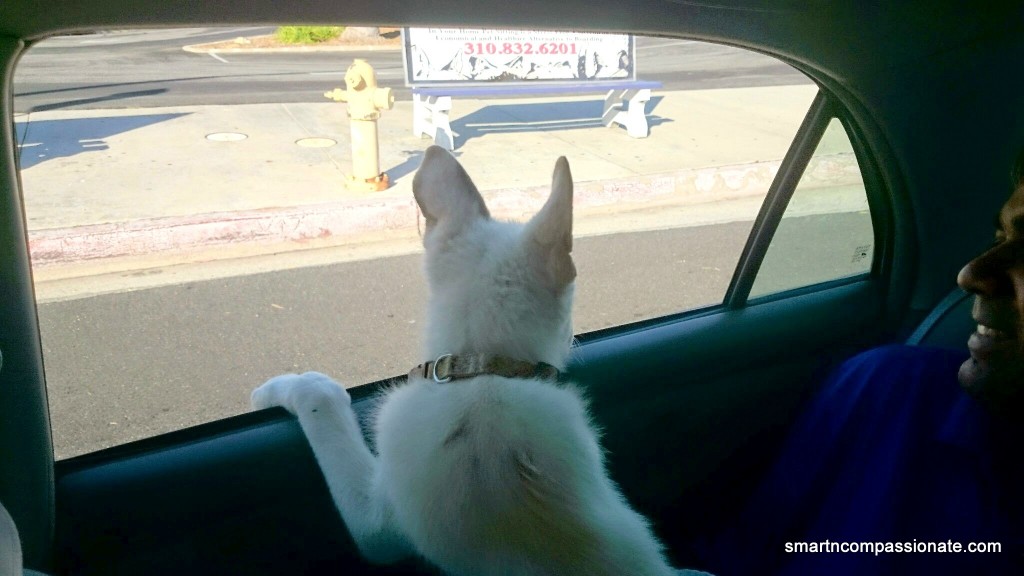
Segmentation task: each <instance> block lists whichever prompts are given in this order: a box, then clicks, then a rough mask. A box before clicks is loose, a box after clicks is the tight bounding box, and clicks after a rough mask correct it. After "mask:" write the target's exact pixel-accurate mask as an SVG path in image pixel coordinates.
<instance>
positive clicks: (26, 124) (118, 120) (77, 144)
mask: <svg viewBox="0 0 1024 576" xmlns="http://www.w3.org/2000/svg"><path fill="white" fill-rule="evenodd" d="M187 114H188V113H184V112H183V113H176V114H144V115H139V116H106V117H99V118H69V119H66V120H32V119H31V115H29V116H27V117H25V118H23V119H18V120H17V122H16V123H15V133H16V134H17V138H18V162H19V165H20V167H21V169H22V170H27V169H29V168H32V167H33V166H36V165H38V164H41V163H43V162H46V161H47V160H53V159H55V158H67V157H69V156H74V155H76V154H81V153H83V152H96V151H100V150H107V149H108V146H107V143H106V141H105V139H106V138H109V137H110V136H113V135H115V134H121V133H124V132H129V131H131V130H136V129H138V128H143V127H146V126H151V125H153V124H158V123H160V122H166V121H167V120H173V119H175V118H178V117H180V116H186V115H187ZM153 145H154V146H157V145H159V143H157V142H154V144H153Z"/></svg>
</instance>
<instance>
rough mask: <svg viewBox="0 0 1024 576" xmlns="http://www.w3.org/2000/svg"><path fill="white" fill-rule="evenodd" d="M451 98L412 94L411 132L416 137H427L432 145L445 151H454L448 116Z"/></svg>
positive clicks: (453, 139) (453, 140) (453, 138)
mask: <svg viewBox="0 0 1024 576" xmlns="http://www.w3.org/2000/svg"><path fill="white" fill-rule="evenodd" d="M451 109H452V98H451V96H421V95H419V94H413V102H412V132H413V134H414V135H416V136H417V137H423V136H427V137H429V138H431V139H433V140H434V144H437V145H438V146H441V147H442V148H444V149H446V150H454V149H455V137H454V135H453V134H452V125H451V121H450V118H449V114H450V112H451Z"/></svg>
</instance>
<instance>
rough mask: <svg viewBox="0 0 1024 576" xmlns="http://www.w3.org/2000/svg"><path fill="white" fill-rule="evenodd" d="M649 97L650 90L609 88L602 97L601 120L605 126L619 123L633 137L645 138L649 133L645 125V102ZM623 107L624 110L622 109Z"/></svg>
mask: <svg viewBox="0 0 1024 576" xmlns="http://www.w3.org/2000/svg"><path fill="white" fill-rule="evenodd" d="M650 99H651V91H650V89H648V88H644V89H643V90H609V91H608V94H607V95H606V96H605V98H604V113H603V114H602V115H601V122H602V123H603V124H604V125H605V126H611V125H612V124H613V123H614V124H619V125H621V126H623V127H625V128H626V133H627V134H629V135H630V136H632V137H633V138H646V137H647V135H648V134H650V128H649V126H648V125H647V102H648V101H649V100H650ZM623 107H625V110H623Z"/></svg>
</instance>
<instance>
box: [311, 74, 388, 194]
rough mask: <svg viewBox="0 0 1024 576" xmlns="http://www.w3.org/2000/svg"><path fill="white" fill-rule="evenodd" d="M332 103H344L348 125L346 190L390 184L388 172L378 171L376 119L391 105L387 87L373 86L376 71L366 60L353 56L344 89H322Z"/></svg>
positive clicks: (378, 147)
mask: <svg viewBox="0 0 1024 576" xmlns="http://www.w3.org/2000/svg"><path fill="white" fill-rule="evenodd" d="M324 96H325V97H327V98H330V99H331V100H334V101H335V102H347V103H348V117H349V119H350V124H351V125H352V175H351V176H349V177H348V178H346V182H345V184H346V186H347V187H348V188H349V189H350V190H360V191H366V192H374V191H379V190H385V189H387V187H388V186H390V182H389V181H388V175H387V174H384V173H383V172H381V170H380V152H379V150H380V144H379V142H378V139H377V119H378V118H380V111H381V110H390V109H391V108H392V107H393V106H394V105H395V95H394V94H393V93H392V92H391V88H380V87H378V86H377V74H376V72H374V70H373V67H372V66H370V63H369V62H367V61H366V60H363V59H362V58H356V59H355V61H353V62H352V65H351V66H349V67H348V70H347V71H346V72H345V90H342V89H341V88H335V89H334V90H332V91H330V92H324Z"/></svg>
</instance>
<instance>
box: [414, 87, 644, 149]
mask: <svg viewBox="0 0 1024 576" xmlns="http://www.w3.org/2000/svg"><path fill="white" fill-rule="evenodd" d="M661 86H662V85H661V82H651V81H644V80H622V81H595V82H577V83H563V82H557V83H556V82H544V83H540V82H537V83H533V84H513V85H508V84H506V85H502V84H498V83H485V82H480V83H476V84H473V85H466V84H463V85H454V86H413V87H412V100H413V108H412V131H413V134H415V135H416V136H419V137H423V136H427V137H429V138H433V140H434V144H437V145H438V146H441V147H444V148H446V149H448V150H454V149H455V136H454V135H453V134H452V126H451V118H450V115H451V110H452V97H457V96H465V97H485V96H522V95H527V94H529V95H537V94H586V93H600V92H603V93H605V97H604V111H603V113H602V114H601V123H602V124H604V125H605V126H611V125H612V124H613V123H614V124H619V125H621V126H623V127H625V129H626V133H627V134H629V135H630V136H632V137H633V138H646V137H647V135H648V134H649V133H650V128H649V126H648V124H647V110H646V108H647V102H648V101H649V100H650V99H651V90H654V89H657V88H661Z"/></svg>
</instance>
